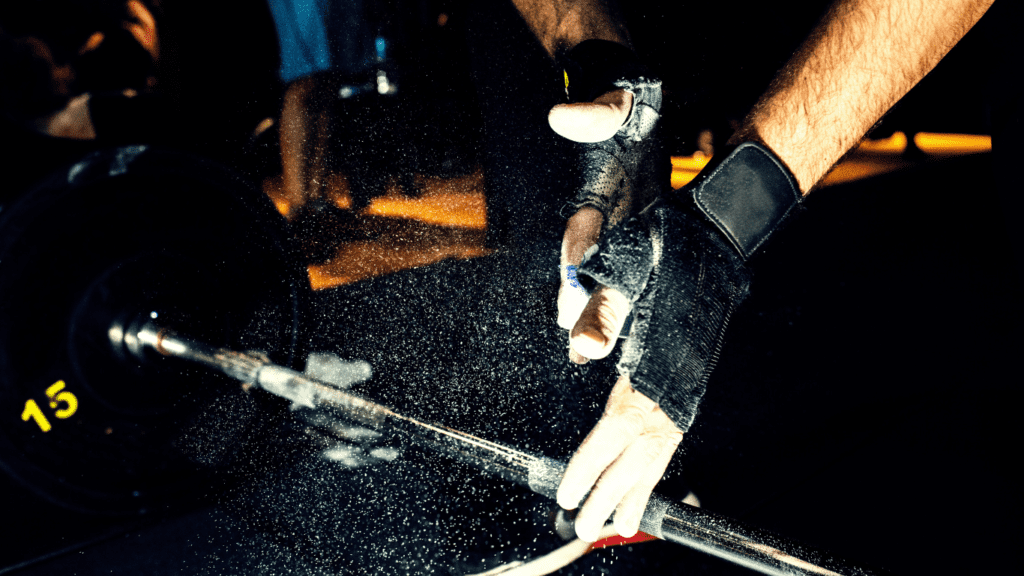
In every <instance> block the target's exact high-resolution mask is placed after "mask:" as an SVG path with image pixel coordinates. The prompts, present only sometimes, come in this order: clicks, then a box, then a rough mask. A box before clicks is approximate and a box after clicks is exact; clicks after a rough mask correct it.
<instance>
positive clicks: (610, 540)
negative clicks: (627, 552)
mask: <svg viewBox="0 0 1024 576" xmlns="http://www.w3.org/2000/svg"><path fill="white" fill-rule="evenodd" d="M657 539H658V537H657V536H651V535H650V534H648V533H646V532H637V533H636V534H634V535H632V536H630V537H629V538H623V537H622V536H618V535H615V536H609V537H607V538H603V539H601V540H598V541H597V542H594V543H593V544H591V545H590V550H597V549H599V548H607V547H609V546H621V545H623V544H637V543H640V542H647V541H649V540H657ZM588 552H589V550H588Z"/></svg>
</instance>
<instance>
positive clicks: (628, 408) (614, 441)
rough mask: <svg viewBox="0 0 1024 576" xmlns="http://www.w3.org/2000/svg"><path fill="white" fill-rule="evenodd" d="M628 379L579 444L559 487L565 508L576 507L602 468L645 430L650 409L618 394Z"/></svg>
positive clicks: (620, 381)
mask: <svg viewBox="0 0 1024 576" xmlns="http://www.w3.org/2000/svg"><path fill="white" fill-rule="evenodd" d="M623 386H625V387H626V388H628V389H629V390H632V389H631V388H629V379H628V377H625V376H623V377H622V378H620V379H619V382H617V383H616V385H615V389H613V391H612V394H611V395H610V396H609V401H608V407H607V409H606V412H605V415H604V416H602V417H601V419H600V420H598V422H597V424H596V425H595V426H594V429H593V430H591V431H590V434H588V435H587V437H586V438H585V439H584V440H583V443H582V444H580V447H579V449H577V450H576V454H574V455H573V457H572V459H571V460H569V465H568V466H567V467H566V469H565V474H564V475H563V476H562V482H561V483H560V484H559V486H558V494H557V499H558V504H559V505H560V506H561V507H562V508H565V509H566V510H571V509H573V508H576V507H577V506H579V504H580V501H581V500H582V499H583V496H585V495H586V494H587V492H589V491H590V489H591V488H592V487H593V486H594V483H595V482H597V479H598V478H599V477H600V476H601V474H602V473H603V472H604V470H605V469H606V468H607V467H608V466H609V465H610V464H611V463H612V462H614V461H615V460H616V459H617V458H618V457H619V455H620V454H622V452H623V450H625V449H626V447H627V446H629V445H630V444H631V443H632V442H633V441H634V440H635V439H636V438H637V437H639V436H640V434H642V433H643V431H644V421H645V419H646V415H647V413H648V412H649V411H650V408H647V407H645V406H642V405H637V404H638V403H636V402H633V403H631V402H630V400H632V398H631V397H629V396H623V395H621V394H617V393H616V391H617V390H620V389H622V387H623Z"/></svg>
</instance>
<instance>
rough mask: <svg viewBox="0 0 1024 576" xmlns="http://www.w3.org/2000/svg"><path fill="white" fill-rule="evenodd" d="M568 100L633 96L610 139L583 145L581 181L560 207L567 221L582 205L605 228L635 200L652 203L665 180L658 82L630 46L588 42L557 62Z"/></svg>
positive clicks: (615, 220) (666, 176) (585, 100)
mask: <svg viewBox="0 0 1024 576" xmlns="http://www.w3.org/2000/svg"><path fill="white" fill-rule="evenodd" d="M559 60H560V61H561V63H562V66H563V69H564V73H565V84H566V94H567V95H568V97H569V102H591V101H593V100H594V99H595V98H597V97H598V96H600V95H602V94H604V93H606V92H610V91H612V90H617V89H624V90H627V91H629V92H631V93H632V94H633V107H632V109H631V110H630V112H629V116H628V117H627V119H626V121H625V122H624V123H623V125H622V126H621V127H620V128H619V130H618V132H616V133H615V135H614V136H613V137H611V138H609V139H608V140H605V141H603V142H596V143H585V144H582V147H583V154H582V158H581V162H582V166H581V168H582V175H583V179H582V182H580V185H579V187H578V188H577V191H576V194H575V196H574V198H573V199H572V200H571V201H569V202H568V203H567V205H566V206H565V207H564V208H563V209H562V215H563V216H565V217H569V216H571V215H572V214H574V213H575V212H576V211H577V210H579V209H580V208H583V207H584V206H591V207H593V208H596V209H597V210H599V211H600V212H601V213H602V214H603V215H604V225H603V227H604V229H606V230H607V229H609V228H611V227H613V226H615V225H616V224H618V223H619V222H621V221H623V220H624V219H625V218H626V217H627V216H629V212H630V210H631V207H632V205H633V204H634V202H643V201H645V200H646V201H650V200H652V199H653V198H654V197H656V196H657V194H658V193H660V192H661V191H662V188H661V187H663V186H664V184H665V183H667V182H668V170H671V168H670V167H669V166H670V165H669V164H668V163H667V162H662V163H659V160H660V154H659V152H660V146H659V145H658V140H657V138H656V137H655V134H654V131H655V127H656V125H657V122H658V118H659V113H660V110H661V80H659V79H657V78H655V77H653V76H652V75H651V74H650V72H649V71H647V69H646V68H645V67H644V66H643V65H642V64H641V63H640V61H639V59H638V58H637V57H636V55H635V54H634V53H633V51H632V50H630V49H629V48H627V47H625V46H623V45H621V44H617V43H615V42H609V41H607V40H587V41H584V42H581V43H580V44H578V45H577V46H576V47H575V48H573V49H572V50H570V51H568V52H567V53H566V54H564V55H563V56H562V57H560V58H559ZM659 164H660V165H659Z"/></svg>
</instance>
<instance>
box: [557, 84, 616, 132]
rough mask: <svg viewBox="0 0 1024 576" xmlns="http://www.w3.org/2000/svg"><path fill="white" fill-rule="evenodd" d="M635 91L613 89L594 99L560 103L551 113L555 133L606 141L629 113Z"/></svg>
mask: <svg viewBox="0 0 1024 576" xmlns="http://www.w3.org/2000/svg"><path fill="white" fill-rule="evenodd" d="M632 106H633V94H632V93H631V92H627V91H626V90H613V91H611V92H606V93H604V94H602V95H601V96H598V97H597V98H596V99H595V100H594V101H593V102H580V103H575V104H559V105H557V106H555V107H554V108H552V109H551V111H550V112H549V113H548V124H549V125H550V126H551V129H552V130H554V131H555V133H557V134H559V135H560V136H563V137H565V138H568V139H569V140H573V141H576V142H602V141H604V140H607V139H609V138H611V137H612V136H614V135H615V133H616V132H617V131H618V130H619V128H620V127H621V126H622V124H623V123H624V122H625V121H626V119H627V118H628V117H629V111H630V109H631V108H632Z"/></svg>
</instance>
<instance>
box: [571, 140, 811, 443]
mask: <svg viewBox="0 0 1024 576" xmlns="http://www.w3.org/2000/svg"><path fill="white" fill-rule="evenodd" d="M800 198H801V196H800V190H799V187H798V186H797V183H796V180H795V178H793V176H792V175H791V174H790V173H789V171H788V170H787V169H786V167H785V166H784V165H783V164H782V163H781V162H780V161H779V160H778V159H777V158H776V157H775V155H774V154H772V153H771V152H770V151H769V150H768V149H767V148H765V147H764V146H761V145H759V144H756V143H753V142H747V143H744V144H741V145H739V146H738V147H736V148H734V149H732V150H731V151H730V150H725V151H723V153H721V154H718V155H716V160H712V162H711V163H710V164H709V165H708V166H707V167H706V168H705V169H704V170H703V171H701V173H700V174H698V175H697V177H696V178H695V179H694V180H693V182H691V183H690V184H689V185H687V186H685V187H683V188H681V189H680V190H678V191H674V192H670V193H668V194H665V195H664V196H662V197H661V198H659V199H657V200H655V201H654V202H653V203H651V204H650V205H649V206H647V207H646V208H645V209H644V210H643V211H642V212H641V213H640V214H638V215H637V216H636V217H634V218H632V219H630V220H629V221H628V222H626V223H625V224H624V225H622V226H620V227H618V228H616V229H615V230H612V231H611V232H609V233H608V234H607V236H606V237H605V239H604V240H603V241H602V242H601V245H600V249H599V250H598V251H597V252H596V253H594V254H593V255H592V256H591V257H589V258H588V259H586V260H585V261H584V262H583V264H582V265H581V267H580V279H581V281H583V282H585V283H586V282H599V283H601V284H604V285H605V286H609V287H611V288H615V289H617V290H619V291H620V292H622V293H623V294H624V295H625V296H626V297H627V298H628V299H629V301H630V302H631V303H632V304H633V325H632V328H631V330H630V333H629V337H628V338H627V339H626V341H625V343H624V344H623V350H622V357H621V359H620V361H619V364H618V370H619V373H620V374H625V375H628V376H629V377H630V382H631V383H632V386H633V388H634V389H636V390H637V391H638V392H640V393H642V394H644V395H645V396H647V397H649V398H650V399H652V400H654V401H655V402H657V403H658V404H659V405H660V407H661V409H662V410H664V411H665V413H666V414H667V415H668V416H669V417H670V418H671V419H672V420H673V422H675V423H676V425H677V426H679V428H680V429H681V430H683V431H686V430H687V429H689V427H690V425H691V424H692V423H693V420H694V417H695V416H696V413H697V405H698V403H699V402H700V399H701V397H702V396H703V395H704V390H705V384H706V383H707V379H708V376H709V375H710V373H711V371H712V369H713V368H714V366H715V362H716V361H717V359H718V354H719V351H720V349H721V346H722V339H723V335H724V333H725V329H726V325H727V324H728V322H729V317H730V316H731V315H732V313H733V311H734V310H735V309H736V306H737V305H739V303H740V302H741V301H742V300H743V299H744V298H745V297H746V295H747V292H748V287H749V285H750V273H749V271H748V269H747V267H746V266H745V262H746V260H747V259H749V258H750V257H751V256H752V255H753V254H754V253H755V252H757V250H758V248H759V247H760V246H761V245H762V244H763V243H764V242H765V241H766V240H767V239H768V238H769V236H771V234H772V233H773V232H774V231H775V230H776V229H778V228H779V226H780V225H781V224H782V223H783V221H784V220H786V219H787V217H788V216H789V215H790V214H792V213H794V212H796V209H797V208H798V206H799V204H800Z"/></svg>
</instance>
